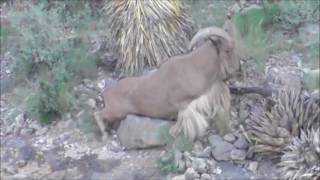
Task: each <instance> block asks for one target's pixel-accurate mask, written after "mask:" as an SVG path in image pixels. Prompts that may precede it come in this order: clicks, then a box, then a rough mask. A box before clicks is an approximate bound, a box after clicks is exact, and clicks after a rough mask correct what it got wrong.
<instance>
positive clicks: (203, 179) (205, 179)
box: [200, 173, 212, 180]
mask: <svg viewBox="0 0 320 180" xmlns="http://www.w3.org/2000/svg"><path fill="white" fill-rule="evenodd" d="M210 179H212V177H211V176H210V174H207V173H203V174H201V178H200V180H210Z"/></svg>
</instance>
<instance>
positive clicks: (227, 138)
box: [223, 133, 237, 143]
mask: <svg viewBox="0 0 320 180" xmlns="http://www.w3.org/2000/svg"><path fill="white" fill-rule="evenodd" d="M223 139H224V140H225V141H227V142H229V143H233V142H234V141H235V140H236V139H237V138H236V136H235V135H233V134H232V133H228V134H226V135H225V136H223Z"/></svg>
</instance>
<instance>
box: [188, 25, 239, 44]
mask: <svg viewBox="0 0 320 180" xmlns="http://www.w3.org/2000/svg"><path fill="white" fill-rule="evenodd" d="M214 37H217V38H218V39H222V40H223V41H226V43H227V44H226V45H227V47H230V48H232V47H233V45H232V38H231V36H230V35H229V34H228V33H227V32H226V31H225V30H223V29H222V28H218V27H208V28H204V29H201V30H199V31H198V32H197V34H196V35H195V36H193V38H192V40H191V41H190V44H189V50H193V49H194V48H196V47H198V46H199V44H200V43H203V41H205V40H209V38H210V39H211V40H215V38H214Z"/></svg>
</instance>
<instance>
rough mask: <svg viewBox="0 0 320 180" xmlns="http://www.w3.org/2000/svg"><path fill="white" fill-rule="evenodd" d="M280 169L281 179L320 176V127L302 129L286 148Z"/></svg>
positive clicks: (312, 178)
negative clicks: (298, 135) (305, 130)
mask: <svg viewBox="0 0 320 180" xmlns="http://www.w3.org/2000/svg"><path fill="white" fill-rule="evenodd" d="M283 152H284V154H283V156H282V157H281V161H280V163H279V164H278V165H279V167H280V168H279V171H280V175H281V179H288V180H289V179H290V180H291V179H293V180H295V179H305V180H307V179H308V180H309V179H311V180H316V179H319V178H320V129H319V128H318V129H317V130H314V129H312V130H310V131H307V132H304V131H302V132H301V135H300V137H294V138H293V140H292V142H291V143H290V144H289V145H288V146H286V148H285V149H284V151H283Z"/></svg>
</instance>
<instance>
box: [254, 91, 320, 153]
mask: <svg viewBox="0 0 320 180" xmlns="http://www.w3.org/2000/svg"><path fill="white" fill-rule="evenodd" d="M273 100H274V101H275V105H274V106H273V107H271V110H270V111H267V110H265V109H263V108H262V107H257V108H255V109H254V110H253V112H252V113H251V116H250V117H251V118H250V121H249V123H248V134H249V138H251V139H252V140H253V141H254V142H255V144H254V145H253V147H252V150H253V151H254V152H256V153H261V154H262V155H269V157H271V158H278V157H279V156H280V155H282V151H283V149H284V147H286V145H288V144H289V143H290V142H291V140H292V138H293V137H300V130H305V131H307V130H310V129H311V127H313V128H319V124H320V119H319V118H320V108H319V106H318V105H317V104H316V103H315V102H314V100H313V99H307V98H306V97H305V96H303V95H302V94H301V92H297V91H293V90H291V91H282V92H280V93H279V94H278V96H274V97H273Z"/></svg>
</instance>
